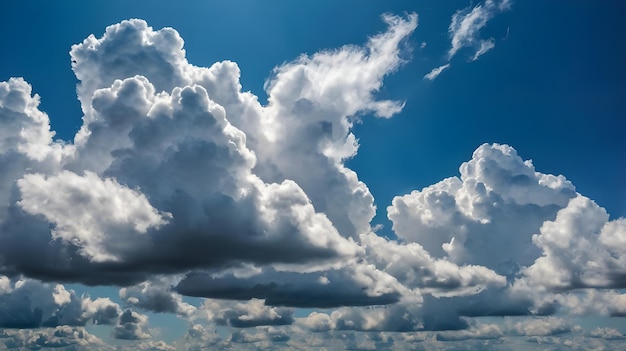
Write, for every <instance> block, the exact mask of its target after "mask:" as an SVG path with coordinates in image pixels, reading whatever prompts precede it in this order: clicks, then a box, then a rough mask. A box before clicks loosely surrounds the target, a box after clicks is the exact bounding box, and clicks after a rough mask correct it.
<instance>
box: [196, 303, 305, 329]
mask: <svg viewBox="0 0 626 351" xmlns="http://www.w3.org/2000/svg"><path fill="white" fill-rule="evenodd" d="M199 314H200V315H204V317H205V318H206V319H207V320H209V321H211V322H214V323H216V324H218V325H229V326H231V327H235V328H249V327H257V326H264V325H265V326H267V325H288V324H291V323H293V309H292V308H285V307H271V306H266V305H265V303H264V301H263V300H259V299H252V300H250V301H247V302H231V301H220V300H211V299H207V300H205V302H204V303H203V304H202V306H201V307H200V311H199Z"/></svg>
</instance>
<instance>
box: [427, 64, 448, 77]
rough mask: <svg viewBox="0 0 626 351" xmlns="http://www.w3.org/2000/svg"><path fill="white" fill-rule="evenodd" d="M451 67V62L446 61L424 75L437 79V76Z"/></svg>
mask: <svg viewBox="0 0 626 351" xmlns="http://www.w3.org/2000/svg"><path fill="white" fill-rule="evenodd" d="M449 67H450V64H449V63H446V64H445V65H442V66H439V67H435V68H433V70H432V71H430V72H429V73H427V74H426V75H425V76H424V79H428V80H435V78H437V77H439V75H440V74H441V72H443V71H444V70H446V69H447V68H449Z"/></svg>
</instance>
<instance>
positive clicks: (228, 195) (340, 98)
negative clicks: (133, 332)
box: [0, 15, 417, 285]
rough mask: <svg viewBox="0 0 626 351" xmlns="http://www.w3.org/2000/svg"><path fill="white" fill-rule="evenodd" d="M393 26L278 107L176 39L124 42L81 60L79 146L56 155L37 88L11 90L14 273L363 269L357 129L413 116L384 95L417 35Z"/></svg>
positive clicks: (51, 276)
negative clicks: (244, 266)
mask: <svg viewBox="0 0 626 351" xmlns="http://www.w3.org/2000/svg"><path fill="white" fill-rule="evenodd" d="M384 20H385V21H386V22H387V23H388V25H389V30H388V31H387V32H384V33H382V34H379V35H377V36H374V37H372V38H370V39H369V41H368V42H367V44H366V45H365V46H364V47H357V46H346V47H343V48H341V49H339V50H336V51H327V52H321V53H318V54H315V55H313V56H311V57H306V56H302V57H300V58H299V59H297V60H296V61H294V62H291V63H286V64H284V65H282V66H280V67H277V68H276V69H275V71H274V76H273V78H271V79H270V80H269V81H268V85H267V89H268V95H269V104H268V105H267V106H261V105H260V104H259V102H258V101H257V99H256V97H254V96H253V95H251V94H250V93H243V92H241V86H240V84H239V70H238V68H237V66H236V65H235V64H234V63H232V62H222V63H217V64H215V65H213V66H212V67H210V68H202V67H195V66H193V65H191V64H189V63H188V62H187V61H186V59H185V52H184V50H183V49H182V47H183V41H182V39H181V38H180V37H179V36H178V34H177V33H176V31H174V30H173V29H169V28H166V29H162V30H159V31H154V30H153V29H152V28H151V27H149V26H147V24H146V23H145V22H143V21H141V20H130V21H123V22H122V23H120V24H117V25H113V26H110V27H108V28H107V30H106V31H105V34H104V35H103V36H102V37H101V38H96V37H95V36H93V35H92V36H90V37H89V38H87V39H86V40H85V41H84V42H83V43H81V44H78V45H75V46H73V47H72V51H71V56H72V68H73V70H74V72H75V74H76V77H77V78H78V79H79V81H80V83H79V87H78V93H79V99H80V101H81V105H82V109H83V113H84V117H83V121H84V123H83V126H82V127H81V130H80V131H79V132H78V134H77V135H76V138H75V140H74V144H67V145H65V144H56V143H54V142H52V136H53V132H50V131H49V121H48V119H47V116H46V115H45V114H44V113H43V112H41V111H39V110H37V104H38V97H37V96H31V89H30V86H28V84H26V83H25V82H24V81H23V80H19V79H13V80H11V81H9V82H8V83H3V85H2V87H3V94H2V95H1V97H2V101H3V102H2V106H3V108H4V109H3V113H2V117H3V118H2V119H1V121H2V125H3V128H4V127H5V126H6V128H5V129H3V130H13V131H14V132H12V133H7V135H4V134H3V137H2V142H3V149H4V150H7V151H6V152H8V154H6V155H5V156H6V158H7V159H6V162H9V161H11V160H9V156H12V157H18V156H19V157H21V160H22V161H23V163H24V164H23V165H19V164H18V165H19V166H21V168H20V167H17V169H16V167H13V166H12V167H7V168H6V169H3V172H2V173H3V177H2V178H3V179H4V181H3V182H2V184H3V189H4V190H5V191H3V194H2V195H3V196H4V199H5V202H4V206H5V207H4V211H3V214H2V216H3V217H2V218H3V219H4V220H3V223H2V227H3V228H4V229H3V230H2V233H1V235H2V241H3V243H5V245H3V246H2V249H1V251H2V252H0V257H1V259H0V263H1V264H2V266H3V270H4V271H5V272H6V273H11V274H18V273H23V274H27V275H30V276H34V277H37V278H40V279H44V280H58V279H61V280H66V281H74V282H82V283H87V284H109V283H115V284H121V285H127V284H130V283H138V282H140V281H143V280H145V279H147V278H149V277H150V274H151V273H174V272H185V271H188V270H190V269H195V268H202V269H207V268H212V267H219V266H228V265H237V264H240V263H241V262H249V263H253V264H259V265H264V264H272V263H280V264H287V265H288V264H298V265H301V264H306V265H309V266H310V265H313V266H315V265H316V264H320V263H322V262H333V261H335V262H337V261H336V260H337V259H342V260H343V259H345V258H346V257H350V256H354V255H356V254H358V253H359V252H360V250H361V249H360V248H359V247H358V245H357V244H356V243H355V241H354V239H358V234H362V233H365V232H367V231H369V222H370V220H371V219H372V217H373V216H374V209H375V208H374V205H373V197H372V196H371V194H370V193H369V190H368V189H367V187H366V186H365V184H363V183H362V182H360V181H359V180H358V178H357V176H356V173H354V172H353V171H351V170H349V169H348V168H346V167H345V166H344V165H343V161H344V160H345V159H347V158H349V157H351V156H353V155H354V154H355V153H356V150H357V147H358V144H357V143H356V138H355V137H354V135H353V134H352V133H351V132H350V129H351V127H352V123H353V122H354V121H355V116H356V115H357V114H359V113H362V112H373V113H374V114H376V115H379V116H381V117H389V116H391V115H392V114H393V113H395V112H397V111H399V110H400V109H401V108H402V103H399V102H392V101H377V100H376V99H375V97H374V95H373V93H374V92H375V91H377V90H378V89H379V88H380V87H381V85H382V79H383V78H384V76H385V75H387V74H389V73H390V72H393V71H394V70H395V69H397V68H398V66H399V65H400V64H401V63H402V60H401V59H400V56H401V49H400V47H401V45H400V44H401V42H403V40H405V38H406V37H407V36H408V35H409V34H410V33H411V32H412V31H413V29H414V28H415V27H416V25H417V20H416V16H415V15H410V16H408V18H406V19H403V18H399V17H393V16H385V17H384ZM347 69H350V70H355V72H357V71H358V72H359V74H353V75H348V74H345V71H346V70H347ZM364 72H367V74H364ZM18 130H20V131H22V132H21V133H22V134H21V135H22V137H20V138H15V137H13V136H12V135H15V134H19V133H20V132H18ZM287 131H288V132H287ZM11 150H13V151H11ZM33 150H38V151H37V152H38V153H37V154H36V155H35V154H34V153H33V152H35V151H33ZM20 155H22V156H20ZM312 170H316V172H312ZM322 189H323V191H322ZM68 208H78V209H80V211H78V212H76V211H68V210H67V209H68ZM18 237H19V238H25V237H28V238H29V245H24V244H23V240H18ZM346 237H350V238H352V239H346ZM30 254H41V255H40V256H41V257H42V258H43V259H42V260H41V261H40V262H33V261H31V260H27V259H26V258H25V257H28V256H29V255H30ZM320 267H321V266H320ZM281 269H283V270H284V269H286V268H285V266H283V267H282V268H281Z"/></svg>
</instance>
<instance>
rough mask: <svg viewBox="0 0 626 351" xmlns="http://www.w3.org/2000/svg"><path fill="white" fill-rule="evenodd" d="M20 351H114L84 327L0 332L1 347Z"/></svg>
mask: <svg viewBox="0 0 626 351" xmlns="http://www.w3.org/2000/svg"><path fill="white" fill-rule="evenodd" d="M2 346H4V347H6V348H7V349H19V350H41V349H57V348H59V349H64V350H68V349H72V350H94V349H101V350H109V349H110V350H113V348H109V347H108V346H107V345H105V344H104V342H103V341H102V340H101V339H99V338H98V337H96V336H95V335H92V334H90V333H89V332H87V331H86V330H85V328H83V327H70V326H67V325H66V326H58V327H56V328H46V329H35V330H33V329H13V330H12V329H5V330H2V331H0V347H2ZM3 349H4V348H3Z"/></svg>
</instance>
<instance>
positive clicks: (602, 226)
mask: <svg viewBox="0 0 626 351" xmlns="http://www.w3.org/2000/svg"><path fill="white" fill-rule="evenodd" d="M533 242H534V243H535V245H537V246H538V247H540V248H541V249H542V251H543V256H542V257H539V258H538V259H537V260H536V261H535V263H533V264H532V265H531V266H530V267H528V268H527V269H525V270H524V271H523V274H524V275H525V276H526V277H528V279H530V280H531V281H532V285H535V286H540V287H544V288H546V289H575V288H585V287H591V288H596V287H600V288H624V287H626V279H625V278H626V250H624V246H623V243H624V242H626V219H624V218H620V219H617V220H613V221H609V215H608V214H607V213H606V211H605V210H604V209H603V208H602V207H600V206H598V205H597V204H596V203H595V202H593V201H592V200H590V199H589V198H587V197H584V196H582V195H578V196H577V197H576V198H573V199H572V200H571V201H570V202H569V204H568V205H567V207H565V208H564V209H562V210H560V211H559V212H558V213H557V216H556V219H555V220H554V221H546V222H545V223H544V224H543V225H542V226H541V229H540V233H539V234H536V235H534V236H533Z"/></svg>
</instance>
